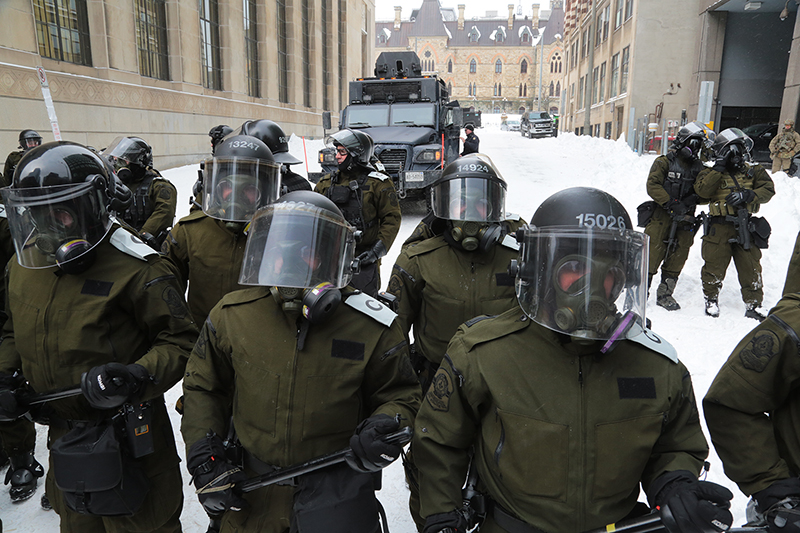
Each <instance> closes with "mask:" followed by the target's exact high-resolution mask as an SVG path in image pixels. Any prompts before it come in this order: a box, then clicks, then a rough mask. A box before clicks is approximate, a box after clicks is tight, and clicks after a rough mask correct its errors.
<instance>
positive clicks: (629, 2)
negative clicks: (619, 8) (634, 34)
mask: <svg viewBox="0 0 800 533" xmlns="http://www.w3.org/2000/svg"><path fill="white" fill-rule="evenodd" d="M631 16H633V0H625V20H628V19H629V18H631Z"/></svg>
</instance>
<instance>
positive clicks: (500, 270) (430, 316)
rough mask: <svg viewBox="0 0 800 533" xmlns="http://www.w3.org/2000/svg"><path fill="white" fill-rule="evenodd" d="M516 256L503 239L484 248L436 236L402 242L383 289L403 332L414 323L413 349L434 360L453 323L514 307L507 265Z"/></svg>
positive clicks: (453, 330) (455, 325)
mask: <svg viewBox="0 0 800 533" xmlns="http://www.w3.org/2000/svg"><path fill="white" fill-rule="evenodd" d="M507 239H510V240H512V241H513V238H512V237H507ZM514 243H516V241H514ZM517 255H518V252H517V250H516V249H514V248H513V247H510V245H504V244H498V245H496V246H493V247H492V249H491V250H489V251H488V252H487V253H480V252H467V251H464V250H459V249H457V248H454V247H453V246H450V245H448V244H447V242H446V241H445V239H444V237H442V236H438V237H432V238H429V239H426V240H424V241H421V242H418V243H415V244H412V245H410V246H406V247H404V248H403V251H402V252H400V255H399V256H398V257H397V262H396V263H395V264H394V268H392V276H391V278H390V279H389V285H388V288H387V292H389V293H391V294H392V295H394V296H395V298H397V302H398V310H397V314H398V320H399V322H400V325H401V327H402V329H403V331H404V332H406V334H408V332H409V331H410V330H411V328H412V327H413V328H414V343H415V349H416V352H417V354H421V355H424V356H425V357H426V358H427V359H428V360H429V361H431V362H433V363H436V364H437V365H438V364H439V363H440V362H441V361H442V357H443V356H444V353H445V350H446V349H447V343H449V342H450V339H451V338H452V337H453V335H455V333H456V330H457V329H458V326H460V325H461V324H462V323H464V322H466V321H467V320H469V319H471V318H474V317H476V316H478V315H499V314H501V313H503V312H505V311H507V310H509V309H511V308H512V307H515V306H516V305H517V298H516V293H515V291H514V277H513V276H510V275H509V274H508V265H509V263H510V262H511V260H512V259H516V258H517Z"/></svg>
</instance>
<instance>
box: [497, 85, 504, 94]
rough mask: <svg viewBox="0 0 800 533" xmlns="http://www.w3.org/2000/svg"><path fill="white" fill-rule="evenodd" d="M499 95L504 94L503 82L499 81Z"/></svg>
mask: <svg viewBox="0 0 800 533" xmlns="http://www.w3.org/2000/svg"><path fill="white" fill-rule="evenodd" d="M497 96H503V84H502V83H498V84H497Z"/></svg>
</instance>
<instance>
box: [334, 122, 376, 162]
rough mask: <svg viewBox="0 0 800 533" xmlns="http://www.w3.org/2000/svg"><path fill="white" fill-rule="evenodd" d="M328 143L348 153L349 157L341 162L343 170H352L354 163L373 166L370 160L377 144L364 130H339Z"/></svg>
mask: <svg viewBox="0 0 800 533" xmlns="http://www.w3.org/2000/svg"><path fill="white" fill-rule="evenodd" d="M327 145H328V148H332V149H334V150H336V151H338V150H339V149H340V148H342V149H343V150H344V151H345V152H346V153H347V158H346V159H345V160H344V162H342V163H340V164H339V168H340V169H341V170H352V168H353V165H360V166H362V167H367V168H372V165H371V164H370V160H371V159H372V155H373V153H374V152H375V144H374V142H373V141H372V137H370V136H369V135H368V134H366V133H364V132H363V131H359V130H350V129H343V130H339V131H337V132H336V133H334V134H333V135H331V136H330V137H329V139H328V142H327ZM343 153H344V152H343Z"/></svg>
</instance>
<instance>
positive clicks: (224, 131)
mask: <svg viewBox="0 0 800 533" xmlns="http://www.w3.org/2000/svg"><path fill="white" fill-rule="evenodd" d="M230 133H233V128H231V127H230V126H226V125H225V124H220V125H219V126H214V127H213V128H211V129H210V130H208V136H209V137H211V155H214V150H215V149H216V148H217V146H218V145H219V143H221V142H222V139H224V138H225V136H226V135H228V134H230Z"/></svg>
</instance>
